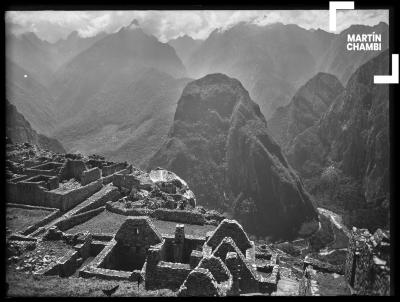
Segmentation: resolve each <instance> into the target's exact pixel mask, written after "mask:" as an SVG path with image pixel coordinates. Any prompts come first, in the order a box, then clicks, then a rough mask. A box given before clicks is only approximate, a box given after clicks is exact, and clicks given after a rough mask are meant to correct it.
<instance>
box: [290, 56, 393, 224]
mask: <svg viewBox="0 0 400 302" xmlns="http://www.w3.org/2000/svg"><path fill="white" fill-rule="evenodd" d="M388 73H389V53H388V51H387V50H386V51H384V52H383V53H381V54H380V55H378V56H377V57H375V58H373V59H371V60H369V61H368V62H367V63H365V64H363V65H362V66H361V67H359V68H358V69H357V70H356V71H355V72H354V73H353V74H352V75H351V77H350V79H349V81H348V83H347V85H346V88H345V89H344V91H343V92H342V93H340V94H339V95H338V97H337V98H336V99H335V100H334V101H333V102H332V104H331V105H330V106H329V108H328V110H327V111H326V112H325V113H324V114H323V115H322V117H321V119H320V120H319V121H318V122H317V123H315V124H314V125H313V126H311V127H309V128H307V129H306V130H304V131H303V132H302V133H300V134H298V135H297V136H296V137H295V138H294V139H293V140H292V141H291V143H290V144H289V146H288V148H287V156H288V159H289V161H290V163H291V164H292V166H293V167H294V168H295V169H296V170H297V171H298V172H299V173H300V175H301V176H302V177H303V179H304V180H305V182H306V183H308V185H307V186H308V188H309V189H310V191H311V192H312V193H314V194H315V195H319V198H320V200H321V201H323V202H324V203H326V204H328V205H331V206H335V205H336V206H339V207H341V208H342V209H345V210H346V212H347V219H348V221H349V224H351V225H356V226H358V227H367V228H370V229H372V230H374V229H376V228H377V227H385V226H387V223H388V221H389V219H388V213H389V194H390V193H389V88H388V86H387V85H379V84H374V83H373V80H374V75H385V74H388Z"/></svg>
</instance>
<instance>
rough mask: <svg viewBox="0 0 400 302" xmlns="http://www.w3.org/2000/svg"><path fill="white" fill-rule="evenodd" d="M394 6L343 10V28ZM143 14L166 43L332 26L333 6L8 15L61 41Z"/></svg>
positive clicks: (9, 20) (19, 28)
mask: <svg viewBox="0 0 400 302" xmlns="http://www.w3.org/2000/svg"><path fill="white" fill-rule="evenodd" d="M388 14H389V12H388V10H349V11H345V10H343V11H338V12H337V31H338V32H340V31H342V30H343V29H346V28H348V27H349V26H350V25H352V24H365V25H375V24H378V23H379V22H381V21H383V22H386V23H388V24H389V15H388ZM133 19H137V20H138V21H139V23H140V26H141V27H142V28H143V29H144V30H145V31H146V32H147V33H150V34H153V35H154V36H156V37H157V38H158V39H159V40H161V41H162V42H166V41H168V40H170V39H174V38H177V37H179V36H182V35H184V34H186V35H189V36H191V37H193V38H195V39H205V38H207V36H208V35H209V34H210V32H212V31H213V30H214V29H216V28H220V29H226V28H229V27H230V26H232V25H234V24H236V23H238V22H241V21H248V22H253V23H256V24H261V25H265V24H269V23H275V22H282V23H284V24H289V23H291V24H297V25H299V26H301V27H303V28H306V29H310V28H314V29H318V28H321V29H323V30H326V31H327V30H328V27H329V18H328V10H284V11H279V10H269V11H261V10H258V11H254V10H253V11H232V10H231V11H229V10H225V11H9V12H6V14H5V20H6V28H7V30H9V31H11V32H13V33H15V34H20V33H24V32H35V33H36V34H37V35H38V36H39V38H41V39H43V40H47V41H49V42H55V41H56V40H58V39H60V38H65V37H67V36H68V34H70V33H71V32H72V31H74V30H76V31H78V33H79V35H80V36H82V37H90V36H94V35H96V34H98V33H99V32H102V31H105V32H108V33H110V32H115V31H118V30H119V29H120V28H121V27H122V26H127V25H128V24H130V23H131V21H132V20H133Z"/></svg>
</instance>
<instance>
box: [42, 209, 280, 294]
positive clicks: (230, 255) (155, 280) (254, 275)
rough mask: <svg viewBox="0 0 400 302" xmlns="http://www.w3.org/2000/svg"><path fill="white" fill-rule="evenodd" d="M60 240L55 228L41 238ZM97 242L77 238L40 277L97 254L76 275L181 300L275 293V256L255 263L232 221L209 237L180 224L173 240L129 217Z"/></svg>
mask: <svg viewBox="0 0 400 302" xmlns="http://www.w3.org/2000/svg"><path fill="white" fill-rule="evenodd" d="M235 230H236V232H235ZM225 235H227V236H229V237H226V236H225ZM104 236H106V235H104ZM230 236H233V238H232V237H230ZM63 237H68V235H65V234H64V233H63V232H61V231H59V230H58V229H57V227H53V228H51V229H50V230H49V231H48V232H47V233H46V234H45V235H44V237H43V238H44V240H60V239H61V238H63ZM98 237H99V235H98V234H97V235H96V236H93V235H91V234H90V233H85V234H82V235H79V236H78V237H77V238H76V239H75V243H74V244H75V246H74V249H73V250H71V251H70V252H68V253H67V254H66V255H65V257H64V258H63V259H61V260H60V261H58V262H57V263H55V264H54V265H53V266H51V267H49V268H47V269H45V270H43V271H40V272H38V274H44V275H54V274H56V275H57V274H58V275H59V276H70V275H71V274H72V273H73V272H74V271H75V270H77V268H79V266H80V265H81V264H82V262H83V261H85V260H86V259H87V258H88V257H89V256H90V255H92V256H93V255H95V257H94V259H93V260H92V261H91V262H90V263H88V264H87V265H85V266H83V267H82V268H80V269H79V270H78V271H79V276H81V277H83V278H91V277H96V278H101V279H106V280H129V281H132V282H136V281H141V280H143V281H144V284H145V288H146V290H156V289H165V288H167V289H171V290H173V291H177V295H178V296H182V297H186V296H230V295H240V294H244V293H254V292H257V293H263V294H271V293H272V292H273V291H276V286H277V282H278V279H279V265H278V262H279V261H278V258H277V256H276V255H270V257H268V259H270V260H269V261H267V263H264V264H263V265H260V264H256V263H255V259H256V255H255V253H254V243H253V242H251V241H250V240H248V238H247V235H246V233H245V232H244V231H243V229H242V227H241V226H240V224H238V223H237V222H236V221H234V220H228V219H225V220H224V221H222V222H221V223H220V225H219V226H218V227H217V229H216V230H215V231H214V232H212V233H210V234H208V237H207V238H204V237H193V236H185V231H184V225H180V224H178V225H176V230H175V235H174V237H169V236H162V235H161V234H160V233H159V231H158V230H157V228H156V227H155V226H154V225H153V223H152V222H151V220H150V219H149V218H148V217H143V216H130V217H127V218H126V220H125V222H124V223H123V224H122V225H121V227H120V228H119V230H118V231H117V232H116V234H115V235H114V236H113V237H112V238H110V240H109V241H107V242H106V243H105V242H101V241H99V240H96V238H98ZM235 239H236V240H238V241H237V242H236V241H235ZM70 240H71V239H70ZM100 245H102V247H101V248H99V246H100ZM99 250H100V251H99ZM264 258H265V257H264ZM267 267H268V270H267V269H266V268H267ZM266 271H268V274H266V273H265V272H266Z"/></svg>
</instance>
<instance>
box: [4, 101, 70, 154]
mask: <svg viewBox="0 0 400 302" xmlns="http://www.w3.org/2000/svg"><path fill="white" fill-rule="evenodd" d="M6 117H7V119H6V125H7V129H6V135H7V137H8V138H9V139H11V141H12V142H13V143H31V144H34V145H38V146H40V147H42V148H43V149H47V150H50V151H53V152H58V153H66V151H65V149H64V147H63V146H62V145H61V143H60V142H59V141H58V140H57V139H55V138H50V137H47V136H45V135H43V134H38V133H37V132H36V131H35V130H34V129H32V127H31V124H30V123H29V122H28V121H27V120H26V119H25V117H24V116H23V115H22V114H21V113H19V112H18V110H17V108H16V107H15V106H14V105H12V104H10V103H9V102H8V100H6Z"/></svg>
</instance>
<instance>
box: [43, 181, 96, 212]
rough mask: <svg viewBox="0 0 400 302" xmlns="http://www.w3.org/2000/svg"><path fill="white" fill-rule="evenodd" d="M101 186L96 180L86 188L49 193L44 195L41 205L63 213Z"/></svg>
mask: <svg viewBox="0 0 400 302" xmlns="http://www.w3.org/2000/svg"><path fill="white" fill-rule="evenodd" d="M102 186H103V184H102V181H101V180H97V181H95V182H92V183H90V184H88V185H86V186H83V187H79V188H77V189H75V190H71V191H67V192H54V191H49V192H47V193H46V196H45V200H44V204H43V205H45V206H49V207H53V208H59V209H60V210H61V211H63V212H65V211H68V210H69V209H71V208H73V207H74V206H76V205H77V204H79V203H81V202H82V201H84V200H85V199H86V198H88V197H90V196H91V195H93V194H94V193H96V192H97V191H99V190H100V189H101V188H102Z"/></svg>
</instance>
